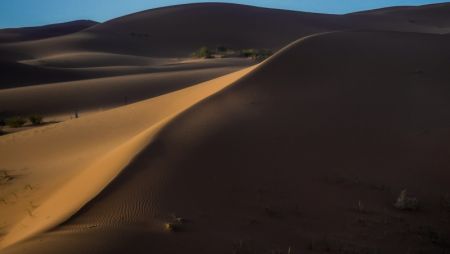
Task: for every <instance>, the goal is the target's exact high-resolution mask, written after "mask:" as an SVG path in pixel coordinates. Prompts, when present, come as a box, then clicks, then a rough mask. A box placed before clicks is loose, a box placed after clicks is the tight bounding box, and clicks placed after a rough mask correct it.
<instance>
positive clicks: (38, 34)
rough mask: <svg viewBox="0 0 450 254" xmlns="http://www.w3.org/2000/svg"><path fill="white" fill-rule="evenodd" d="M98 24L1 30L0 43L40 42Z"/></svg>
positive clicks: (82, 22)
mask: <svg viewBox="0 0 450 254" xmlns="http://www.w3.org/2000/svg"><path fill="white" fill-rule="evenodd" d="M96 24H98V23H97V22H95V21H92V20H76V21H72V22H66V23H60V24H52V25H46V26H37V27H22V28H9V29H0V43H13V42H19V41H29V40H39V39H45V38H49V37H56V36H61V35H66V34H71V33H75V32H79V31H81V30H84V29H86V28H89V27H91V26H94V25H96Z"/></svg>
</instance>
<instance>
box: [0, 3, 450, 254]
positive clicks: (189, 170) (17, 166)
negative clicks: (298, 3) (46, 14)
mask: <svg viewBox="0 0 450 254" xmlns="http://www.w3.org/2000/svg"><path fill="white" fill-rule="evenodd" d="M448 6H449V5H448V4H439V5H430V6H424V7H417V8H412V7H399V8H389V9H382V10H374V11H369V12H362V13H354V14H349V15H343V16H334V15H320V14H307V13H297V12H285V11H280V10H270V9H260V8H252V7H248V6H239V5H222V4H205V5H201V4H194V5H183V6H177V7H172V8H162V9H157V10H151V11H147V12H142V13H138V14H134V15H129V16H126V17H122V18H119V19H116V20H112V21H109V22H106V23H104V24H99V25H96V26H94V27H92V28H90V29H88V30H85V31H82V32H79V33H74V34H70V35H64V36H59V37H54V38H48V39H43V40H38V41H27V42H20V43H11V44H8V45H2V46H0V52H9V53H8V54H9V55H5V59H6V60H5V61H7V62H8V63H11V62H13V63H19V62H20V63H21V64H23V65H25V66H34V67H36V68H51V69H50V70H51V71H55V70H63V71H71V72H72V71H77V72H79V73H83V75H85V74H86V73H88V72H92V73H94V74H95V75H98V72H99V71H103V72H104V73H107V74H105V75H107V76H105V77H100V76H92V77H90V78H84V79H82V80H78V79H76V78H75V79H72V78H73V77H71V80H69V81H66V82H51V83H47V82H43V83H38V84H34V85H32V86H26V87H19V86H20V85H18V86H17V87H13V88H9V89H2V90H0V105H1V107H0V108H8V111H14V110H15V111H17V112H21V113H23V114H28V113H30V112H34V111H37V112H39V113H42V114H45V115H47V116H53V117H55V116H62V117H63V118H67V117H69V116H70V115H71V114H72V112H73V111H74V108H79V109H80V111H81V112H83V110H84V112H87V113H86V114H84V113H83V114H81V118H78V119H71V120H67V121H64V122H61V123H58V124H53V125H47V126H42V127H39V128H33V129H28V130H24V131H21V132H17V133H14V134H9V135H5V136H1V137H0V162H1V163H0V165H1V168H0V170H1V171H0V207H1V209H0V218H1V219H0V229H1V232H2V236H1V239H0V246H1V247H2V248H3V249H2V250H1V251H2V253H6V254H25V253H37V254H40V253H42V254H44V253H45V254H48V253H55V254H56V253H69V254H70V253H74V254H75V253H96V254H97V253H112V254H114V253H129V252H132V253H224V254H225V253H235V254H241V253H289V254H291V253H369V254H370V253H388V254H389V253H392V254H394V253H395V254H397V253H439V254H441V253H446V252H448V251H449V248H450V242H449V239H450V184H449V179H450V174H449V170H448V168H449V166H450V165H449V161H448V151H449V150H450V135H449V133H450V132H449V128H450V122H449V121H448V116H449V115H450V97H449V94H450V87H449V86H448V84H449V83H450V74H449V72H448V66H450V47H449V46H448V45H450V44H449V43H450V37H449V36H448V34H447V35H443V34H445V33H447V32H448V27H449V26H448V25H449V19H450V17H448V15H446V13H447V11H448V8H449V7H448ZM219 7H220V8H219ZM221 8H222V9H221ZM236 11H238V12H236ZM211 13H215V14H216V15H212V16H210V15H211ZM193 14H195V15H193ZM244 14H245V15H244ZM172 15H174V16H176V17H177V18H178V19H176V20H175V21H173V23H170V22H168V20H169V19H168V17H171V16H172ZM246 15H247V17H248V15H250V16H252V17H254V19H255V20H259V19H261V20H265V21H264V22H269V21H270V20H273V24H278V25H280V24H284V23H285V22H288V21H289V22H293V23H295V21H298V20H307V21H308V22H306V23H303V24H301V25H300V27H296V26H294V25H292V27H289V29H286V30H284V31H283V32H280V31H278V32H277V31H274V30H276V29H275V25H274V27H271V26H267V27H266V28H267V30H266V32H267V34H264V33H263V31H262V30H257V31H254V34H251V35H244V34H242V33H241V32H242V31H244V30H245V29H244V28H245V27H246V26H248V25H251V24H250V23H248V22H247V23H245V22H244V21H243V20H242V17H246ZM188 16H190V17H194V18H192V21H191V22H190V23H189V22H187V21H186V18H187V17H188ZM172 17H173V16H172ZM205 17H212V19H211V21H210V22H209V23H208V25H211V26H216V27H221V26H223V27H224V29H225V28H226V27H228V26H226V24H227V23H226V22H225V21H224V20H223V18H224V17H228V18H229V17H233V18H232V19H227V20H231V21H230V22H243V25H242V31H241V30H238V31H236V30H234V33H232V32H231V31H225V32H224V34H225V35H226V36H227V37H228V36H230V38H231V39H230V41H229V42H228V43H230V44H231V45H237V46H245V47H246V46H247V45H255V46H254V47H263V46H264V47H265V46H268V47H271V48H273V49H277V47H280V48H281V47H283V49H282V50H280V51H279V52H278V53H277V54H276V55H274V56H272V57H271V58H269V59H268V60H267V61H265V62H263V63H261V64H260V65H257V66H256V65H255V66H253V67H248V68H245V69H242V70H240V71H236V70H238V69H241V68H243V67H245V66H248V65H250V64H251V63H252V62H249V61H246V60H242V59H241V60H236V59H234V60H233V59H230V60H221V61H226V62H225V63H224V62H220V61H219V60H209V61H206V60H201V61H198V60H196V61H191V60H186V59H185V58H183V57H182V55H183V54H185V53H186V52H188V51H189V50H191V48H192V47H193V45H194V44H199V43H200V42H202V43H203V42H205V43H211V44H213V43H217V42H218V41H219V40H223V38H219V37H216V35H215V33H211V34H209V36H210V37H208V38H205V39H202V38H200V37H199V36H200V35H192V36H190V35H189V34H186V33H185V32H186V31H187V30H185V29H179V30H178V31H180V32H179V33H174V32H173V27H172V26H173V25H178V28H180V27H182V25H186V26H188V25H191V26H192V25H196V24H197V25H198V22H201V21H202V20H203V22H204V19H205ZM239 18H241V19H239ZM155 20H159V21H160V22H161V23H160V24H161V28H159V27H155V26H153V25H149V26H145V25H143V24H144V23H145V22H147V23H145V24H154V22H150V21H155ZM261 20H260V21H261ZM144 21H145V22H144ZM332 21H336V22H337V23H333V22H332ZM293 23H292V24H293ZM331 23H333V24H334V25H330V24H331ZM352 24H354V25H352ZM171 27H172V28H171ZM162 28H164V29H165V30H164V29H163V30H161V29H162ZM336 28H341V29H343V30H346V31H334V30H337V29H336ZM349 28H352V29H349ZM112 29H115V30H114V31H116V33H114V34H112V33H111V32H110V31H111V30H112ZM127 29H128V30H127ZM144 29H145V30H144ZM296 29H297V30H298V32H293V31H294V30H296ZM382 30H384V31H382ZM130 31H131V32H133V33H134V35H133V36H134V37H136V36H137V34H139V35H140V36H139V39H136V38H134V39H133V40H135V42H134V43H132V44H127V45H130V47H129V48H123V47H119V45H121V44H122V45H125V44H123V43H128V42H130V38H128V36H130V33H131V32H130ZM164 31H172V32H164ZM191 31H192V30H191ZM146 33H148V35H147V36H144V35H145V34H146ZM227 33H230V34H227ZM279 33H283V34H281V35H280V34H279ZM155 34H158V35H159V37H158V39H157V40H154V41H153V43H154V44H153V45H154V48H151V49H148V48H145V49H144V48H143V47H139V46H138V45H143V44H145V43H144V41H143V39H142V38H141V37H143V38H146V37H151V38H154V37H153V36H155ZM233 34H234V37H233V36H232V35H233ZM304 35H310V36H304ZM301 36H304V37H301ZM269 37H270V39H269ZM293 37H295V38H299V37H301V38H300V39H298V40H295V41H294V39H293ZM111 38H115V39H117V40H115V41H114V42H112V43H109V44H105V43H106V41H111ZM180 38H183V39H184V42H185V45H184V46H181V45H180V44H179V42H180V40H181V39H180ZM250 38H251V39H254V40H263V39H264V38H267V41H266V42H261V44H257V43H253V42H252V41H251V39H250ZM277 38H278V39H277ZM163 39H165V40H166V43H165V44H164V43H162V41H164V40H163ZM287 40H290V41H289V42H292V41H294V42H292V43H290V44H289V45H287V44H288V42H287ZM160 42H161V44H159V43H160ZM102 43H103V44H104V45H107V47H106V48H104V50H103V51H99V50H97V49H98V48H99V47H100V46H101V45H102ZM266 43H267V44H266ZM131 45H133V46H136V47H132V46H131ZM281 45H282V46H281ZM286 45H287V46H286ZM155 49H159V53H161V54H162V55H164V56H162V55H161V54H159V53H155ZM19 52H20V54H19ZM74 52H79V53H80V55H74ZM167 52H169V53H167ZM154 53H155V54H154ZM174 56H176V57H174ZM174 59H175V60H174ZM171 61H175V62H171ZM228 61H231V62H228ZM122 62H123V63H124V64H123V65H122V64H121V63H122ZM253 64H254V62H253ZM167 66H170V67H173V66H175V68H179V67H180V66H183V68H184V69H169V70H166V69H165V70H164V71H159V70H161V69H164V68H167ZM192 66H195V67H192ZM142 68H144V69H146V71H148V70H149V69H150V68H153V70H154V71H152V72H148V73H140V72H138V73H127V71H130V70H133V71H136V70H139V71H141V70H142ZM39 70H40V69H39ZM121 71H124V73H120V72H121ZM234 71H236V72H234ZM38 72H39V73H41V71H38ZM108 73H109V74H108ZM113 73H115V74H113ZM227 73H230V74H227ZM94 74H93V75H94ZM225 74H227V75H225ZM108 75H111V76H108ZM221 75H225V76H221ZM62 76H66V75H62ZM218 76H221V77H219V78H217V77H218ZM42 80H44V79H42ZM207 80H209V81H207ZM199 82H202V83H199ZM195 83H199V84H195ZM103 95H106V96H103ZM124 97H126V98H127V100H125V99H124ZM128 98H130V99H129V100H130V101H128ZM125 101H126V103H124V102H125ZM135 101H138V102H135ZM103 108H104V109H108V110H102V109H103ZM81 109H82V110H81ZM405 189H407V195H408V198H410V199H414V200H418V203H419V205H418V208H417V209H413V210H402V209H399V208H396V207H395V206H394V203H395V202H396V199H397V197H398V196H399V194H400V192H401V191H402V190H405Z"/></svg>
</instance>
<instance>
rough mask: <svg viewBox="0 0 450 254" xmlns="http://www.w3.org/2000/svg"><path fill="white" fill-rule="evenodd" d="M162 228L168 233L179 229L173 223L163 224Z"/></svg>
mask: <svg viewBox="0 0 450 254" xmlns="http://www.w3.org/2000/svg"><path fill="white" fill-rule="evenodd" d="M164 227H165V229H166V230H167V231H169V232H176V231H178V230H179V229H180V228H179V226H178V225H177V224H175V223H166V224H164Z"/></svg>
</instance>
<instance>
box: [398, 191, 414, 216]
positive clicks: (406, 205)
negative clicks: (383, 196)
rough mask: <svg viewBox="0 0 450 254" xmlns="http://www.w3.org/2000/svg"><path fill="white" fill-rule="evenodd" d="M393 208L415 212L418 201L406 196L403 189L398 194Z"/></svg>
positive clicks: (406, 193)
mask: <svg viewBox="0 0 450 254" xmlns="http://www.w3.org/2000/svg"><path fill="white" fill-rule="evenodd" d="M394 207H395V208H397V209H399V210H409V211H415V210H417V209H419V200H418V199H417V198H416V197H411V196H408V191H407V190H406V189H405V190H402V191H401V192H400V196H398V198H397V201H396V202H395V204H394Z"/></svg>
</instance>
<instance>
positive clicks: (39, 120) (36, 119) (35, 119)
mask: <svg viewBox="0 0 450 254" xmlns="http://www.w3.org/2000/svg"><path fill="white" fill-rule="evenodd" d="M43 119H44V117H43V116H40V115H31V116H29V117H28V120H30V122H31V124H32V125H39V124H42V120H43Z"/></svg>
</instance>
